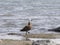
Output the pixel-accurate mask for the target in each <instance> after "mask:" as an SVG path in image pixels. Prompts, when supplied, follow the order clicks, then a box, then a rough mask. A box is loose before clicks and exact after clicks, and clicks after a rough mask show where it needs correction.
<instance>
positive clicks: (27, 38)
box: [26, 31, 28, 40]
mask: <svg viewBox="0 0 60 45" xmlns="http://www.w3.org/2000/svg"><path fill="white" fill-rule="evenodd" d="M27 34H28V31H26V40H27V39H28V35H27Z"/></svg>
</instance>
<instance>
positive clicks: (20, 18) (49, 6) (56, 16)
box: [0, 0, 60, 33]
mask: <svg viewBox="0 0 60 45" xmlns="http://www.w3.org/2000/svg"><path fill="white" fill-rule="evenodd" d="M28 18H30V19H32V20H33V21H32V22H31V23H32V30H31V31H30V32H31V33H43V32H44V33H45V32H46V33H49V31H47V29H49V28H55V27H58V26H60V0H0V33H4V32H5V33H7V32H18V33H19V32H20V31H19V30H21V29H22V28H23V27H24V26H25V25H26V24H27V22H28ZM53 33H54V32H53Z"/></svg>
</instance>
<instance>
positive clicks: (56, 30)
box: [48, 27, 60, 32]
mask: <svg viewBox="0 0 60 45" xmlns="http://www.w3.org/2000/svg"><path fill="white" fill-rule="evenodd" d="M48 31H54V32H60V27H57V28H54V29H48Z"/></svg>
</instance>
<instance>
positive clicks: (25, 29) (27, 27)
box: [21, 22, 32, 32]
mask: <svg viewBox="0 0 60 45" xmlns="http://www.w3.org/2000/svg"><path fill="white" fill-rule="evenodd" d="M31 28H32V25H31V23H30V22H28V25H27V26H25V27H24V28H23V29H22V30H21V31H26V32H27V31H29V30H31Z"/></svg>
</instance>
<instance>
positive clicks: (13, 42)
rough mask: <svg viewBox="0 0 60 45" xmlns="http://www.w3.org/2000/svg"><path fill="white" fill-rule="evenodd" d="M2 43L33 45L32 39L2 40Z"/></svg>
mask: <svg viewBox="0 0 60 45" xmlns="http://www.w3.org/2000/svg"><path fill="white" fill-rule="evenodd" d="M0 45H32V41H20V40H19V41H18V40H0Z"/></svg>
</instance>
